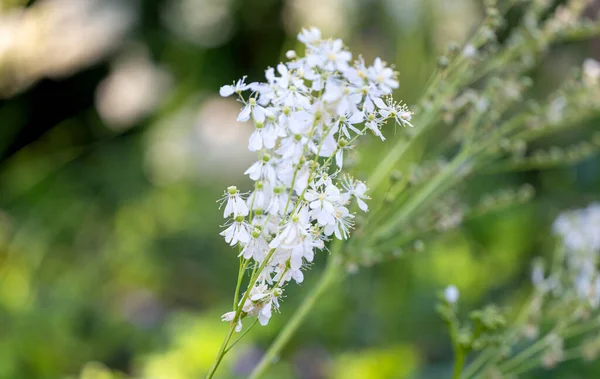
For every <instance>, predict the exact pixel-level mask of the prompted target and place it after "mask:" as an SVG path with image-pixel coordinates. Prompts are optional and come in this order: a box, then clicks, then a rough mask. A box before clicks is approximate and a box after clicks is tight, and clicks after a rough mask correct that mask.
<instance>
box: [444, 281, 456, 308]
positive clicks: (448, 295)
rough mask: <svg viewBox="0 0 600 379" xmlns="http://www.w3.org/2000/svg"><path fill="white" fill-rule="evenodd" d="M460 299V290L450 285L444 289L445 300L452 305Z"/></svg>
mask: <svg viewBox="0 0 600 379" xmlns="http://www.w3.org/2000/svg"><path fill="white" fill-rule="evenodd" d="M459 297H460V292H459V291H458V288H456V286H454V285H449V286H448V287H446V288H445V289H444V298H445V299H446V301H447V302H448V303H450V304H456V302H457V301H458V298H459Z"/></svg>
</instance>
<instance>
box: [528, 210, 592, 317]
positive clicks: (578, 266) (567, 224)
mask: <svg viewBox="0 0 600 379" xmlns="http://www.w3.org/2000/svg"><path fill="white" fill-rule="evenodd" d="M553 231H554V233H555V234H556V235H557V236H559V237H560V238H561V242H562V245H563V248H564V250H565V254H564V263H565V266H566V271H565V276H566V277H565V278H564V280H565V281H567V282H568V283H569V286H570V288H571V290H572V291H574V292H575V293H576V295H577V296H578V297H579V298H581V299H584V300H587V301H588V302H589V304H590V305H591V306H593V307H598V306H600V271H599V270H598V262H599V258H600V203H593V204H590V205H589V206H587V207H586V208H583V209H577V210H573V211H568V212H564V213H562V214H561V215H560V216H558V217H557V219H556V221H555V222H554V224H553ZM537 276H539V275H537V274H536V277H537ZM554 280H559V278H554Z"/></svg>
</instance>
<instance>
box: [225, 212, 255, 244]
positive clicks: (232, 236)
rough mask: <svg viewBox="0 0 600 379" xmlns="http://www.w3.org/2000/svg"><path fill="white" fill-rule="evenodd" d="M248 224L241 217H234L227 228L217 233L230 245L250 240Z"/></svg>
mask: <svg viewBox="0 0 600 379" xmlns="http://www.w3.org/2000/svg"><path fill="white" fill-rule="evenodd" d="M248 229H249V225H248V223H246V221H245V220H244V218H243V217H241V216H240V217H238V218H236V219H235V220H234V221H233V222H232V223H231V224H230V225H229V226H228V227H227V229H225V230H223V231H222V232H221V233H219V234H220V235H221V236H223V237H225V242H227V243H228V244H230V245H231V246H235V245H236V244H237V243H238V242H241V243H242V244H244V243H247V242H248V241H249V240H250V233H249V232H248Z"/></svg>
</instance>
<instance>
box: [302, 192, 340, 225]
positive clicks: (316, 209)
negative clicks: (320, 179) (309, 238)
mask: <svg viewBox="0 0 600 379" xmlns="http://www.w3.org/2000/svg"><path fill="white" fill-rule="evenodd" d="M305 199H306V201H308V202H309V206H310V209H311V211H310V216H311V217H312V218H313V219H315V220H317V222H318V224H319V225H321V226H325V225H334V224H335V212H336V204H338V203H339V202H340V201H341V200H342V197H341V194H340V190H339V188H337V187H336V186H334V185H329V186H327V187H326V188H325V189H324V191H323V192H318V191H315V190H313V189H309V190H308V191H307V192H306V195H305Z"/></svg>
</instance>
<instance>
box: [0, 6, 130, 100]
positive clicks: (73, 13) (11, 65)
mask: <svg viewBox="0 0 600 379" xmlns="http://www.w3.org/2000/svg"><path fill="white" fill-rule="evenodd" d="M134 4H135V2H123V1H117V0H40V1H37V2H35V3H34V4H33V5H31V6H30V7H27V8H24V9H21V10H16V11H10V12H7V13H3V14H1V15H0V74H2V73H3V72H5V73H6V76H7V77H4V78H3V80H4V82H5V83H8V84H9V87H8V92H7V93H2V92H4V89H3V88H0V96H2V95H11V94H12V93H14V92H16V91H19V90H22V89H23V88H25V87H26V86H28V85H29V84H31V83H33V82H35V81H37V80H39V79H41V78H43V77H64V76H67V75H70V74H72V73H73V72H75V71H77V70H80V69H82V68H84V67H86V66H88V65H90V64H93V63H94V62H97V61H98V60H100V59H102V58H103V57H104V56H106V54H107V53H109V52H111V51H113V50H115V49H116V48H117V47H119V46H120V45H121V44H122V43H123V41H124V40H125V38H124V37H125V36H126V34H127V32H128V31H129V29H130V27H131V25H132V24H133V22H134V21H135V16H134V14H135V12H134V10H135V7H134Z"/></svg>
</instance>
